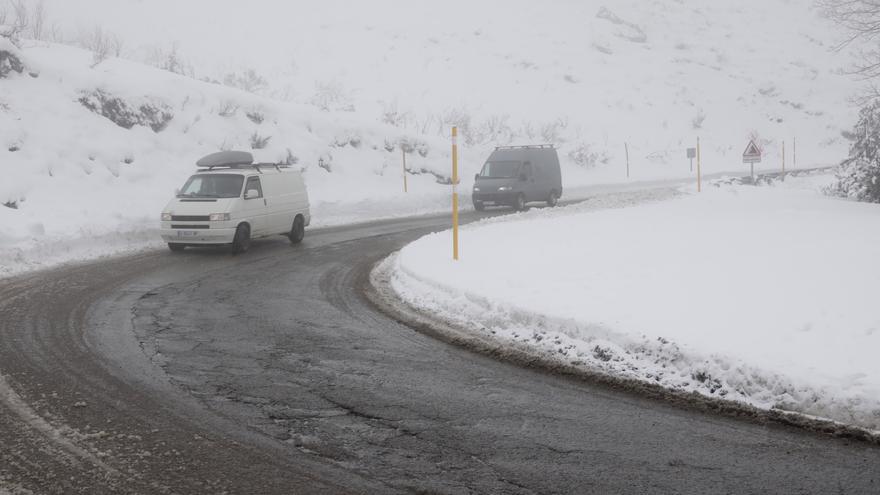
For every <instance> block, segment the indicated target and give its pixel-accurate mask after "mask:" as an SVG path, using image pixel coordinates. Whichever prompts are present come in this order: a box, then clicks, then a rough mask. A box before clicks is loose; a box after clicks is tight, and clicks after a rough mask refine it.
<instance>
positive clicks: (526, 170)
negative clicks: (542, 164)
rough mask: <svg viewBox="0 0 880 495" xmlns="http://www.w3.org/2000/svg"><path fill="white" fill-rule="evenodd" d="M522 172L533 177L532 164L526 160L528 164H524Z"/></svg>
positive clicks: (528, 176)
mask: <svg viewBox="0 0 880 495" xmlns="http://www.w3.org/2000/svg"><path fill="white" fill-rule="evenodd" d="M522 174H523V175H525V176H526V177H527V178H529V179H531V178H532V164H531V163H530V162H526V164H525V165H523V168H522Z"/></svg>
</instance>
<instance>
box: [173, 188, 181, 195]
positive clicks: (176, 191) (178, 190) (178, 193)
mask: <svg viewBox="0 0 880 495" xmlns="http://www.w3.org/2000/svg"><path fill="white" fill-rule="evenodd" d="M174 195H175V196H180V188H179V187H178V188H177V189H175V190H174Z"/></svg>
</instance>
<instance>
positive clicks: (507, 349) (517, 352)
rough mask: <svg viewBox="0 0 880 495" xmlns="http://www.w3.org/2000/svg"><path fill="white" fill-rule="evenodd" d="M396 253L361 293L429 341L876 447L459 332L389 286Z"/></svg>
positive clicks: (806, 419) (850, 435) (810, 424)
mask: <svg viewBox="0 0 880 495" xmlns="http://www.w3.org/2000/svg"><path fill="white" fill-rule="evenodd" d="M395 256H397V253H393V254H391V255H390V256H389V257H387V258H385V259H384V260H382V261H380V262H378V263H377V264H376V265H375V266H374V267H373V270H372V271H371V272H370V275H369V280H368V281H367V282H366V283H364V285H363V288H362V290H363V291H364V295H365V296H366V298H367V299H368V300H369V301H370V303H371V304H372V305H373V306H374V307H375V308H376V309H377V310H378V311H380V312H382V313H383V314H385V315H387V316H388V317H390V318H393V319H394V320H396V321H398V322H400V323H402V324H404V325H406V326H408V327H410V328H412V329H413V330H416V331H418V332H421V333H424V334H426V335H428V336H431V337H433V338H436V339H439V340H441V341H443V342H446V343H448V344H452V345H457V346H461V347H464V348H466V349H469V350H471V351H474V352H477V353H480V354H484V355H488V356H491V357H493V358H495V359H499V360H502V361H506V362H509V363H512V364H515V365H518V366H524V367H527V368H534V369H538V370H542V371H545V372H547V373H551V374H554V375H561V376H567V377H571V378H573V379H578V380H583V381H587V382H590V383H593V384H597V385H601V386H606V387H609V388H611V389H614V390H621V391H625V392H629V393H634V394H638V395H640V396H643V397H647V398H649V399H653V400H658V401H663V402H666V403H669V404H673V405H675V406H677V407H682V408H685V409H689V410H695V411H700V412H706V413H713V414H718V415H722V416H726V417H730V418H739V419H744V420H747V421H751V422H755V423H759V424H765V423H776V424H781V425H785V426H791V427H795V428H800V429H803V430H807V431H811V432H815V433H820V434H824V435H830V436H833V437H838V438H844V439H851V440H858V441H862V442H866V443H869V444H872V445H876V446H880V434H877V433H873V432H871V431H868V430H866V429H864V428H859V427H856V426H850V425H846V424H842V423H838V422H835V421H831V420H826V419H822V418H814V417H810V416H806V415H803V414H799V413H795V412H789V411H782V410H778V409H759V408H757V407H754V406H751V405H748V404H744V403H741V402H734V401H730V400H725V399H720V398H713V397H707V396H704V395H701V394H698V393H696V392H684V391H679V390H673V389H669V388H666V387H663V386H661V385H658V384H654V383H650V382H645V381H641V380H637V379H634V378H627V377H620V376H614V375H610V374H607V373H604V372H602V371H599V370H592V369H585V368H581V367H578V366H574V365H572V364H569V363H567V362H564V361H562V360H560V359H558V358H557V357H555V355H553V354H548V353H543V352H540V351H537V350H536V349H534V348H532V347H530V346H527V345H524V344H520V343H508V342H502V341H501V340H499V339H495V338H492V337H490V336H488V335H484V334H481V333H479V332H478V331H477V330H475V329H472V328H463V327H461V326H459V325H457V324H455V323H452V322H450V321H448V320H447V319H445V318H443V317H442V316H440V315H437V314H429V313H426V312H423V311H421V310H419V308H417V307H414V306H412V305H410V304H409V303H407V302H405V301H403V300H402V299H401V298H400V297H399V296H398V295H397V293H396V291H395V290H394V288H393V287H392V285H391V282H390V278H391V265H392V262H393V260H394V257H395Z"/></svg>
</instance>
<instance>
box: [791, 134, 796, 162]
mask: <svg viewBox="0 0 880 495" xmlns="http://www.w3.org/2000/svg"><path fill="white" fill-rule="evenodd" d="M793 146H794V150H792V151H794V156H793V157H791V159H792V163H791V168H797V138H794V145H793Z"/></svg>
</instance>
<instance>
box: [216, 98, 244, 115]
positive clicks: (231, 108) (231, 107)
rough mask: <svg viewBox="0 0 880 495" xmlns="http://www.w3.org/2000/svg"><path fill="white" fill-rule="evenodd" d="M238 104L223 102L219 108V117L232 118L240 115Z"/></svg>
mask: <svg viewBox="0 0 880 495" xmlns="http://www.w3.org/2000/svg"><path fill="white" fill-rule="evenodd" d="M238 108H239V106H238V104H237V103H235V102H234V101H232V100H223V101H221V102H220V106H219V107H217V115H219V116H221V117H232V116H234V115H235V114H236V113H238Z"/></svg>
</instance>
